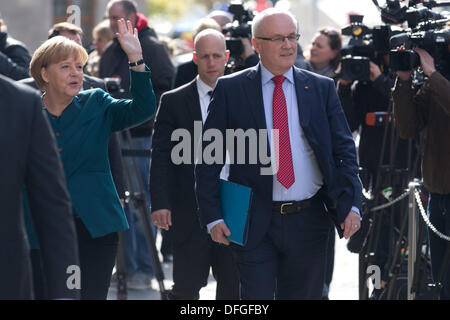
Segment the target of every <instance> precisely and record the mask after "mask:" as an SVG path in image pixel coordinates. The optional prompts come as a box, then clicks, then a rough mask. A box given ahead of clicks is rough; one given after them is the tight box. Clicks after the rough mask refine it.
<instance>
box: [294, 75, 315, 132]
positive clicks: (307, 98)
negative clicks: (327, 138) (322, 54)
mask: <svg viewBox="0 0 450 320" xmlns="http://www.w3.org/2000/svg"><path fill="white" fill-rule="evenodd" d="M293 68H294V82H295V93H296V94H297V104H298V115H299V118H300V125H301V126H302V127H303V128H304V127H306V126H308V124H309V120H310V118H311V112H312V108H313V106H314V98H313V89H314V88H312V87H311V85H309V79H308V78H307V77H306V75H305V74H304V73H303V72H302V71H301V70H300V69H297V68H296V67H293Z"/></svg>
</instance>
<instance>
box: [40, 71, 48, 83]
mask: <svg viewBox="0 0 450 320" xmlns="http://www.w3.org/2000/svg"><path fill="white" fill-rule="evenodd" d="M41 77H42V80H44V82H45V83H48V74H47V69H46V68H45V67H42V68H41Z"/></svg>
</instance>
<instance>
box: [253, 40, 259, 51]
mask: <svg viewBox="0 0 450 320" xmlns="http://www.w3.org/2000/svg"><path fill="white" fill-rule="evenodd" d="M257 43H258V42H257V41H256V39H255V38H252V45H253V48H254V49H255V52H256V53H258V54H259V49H258V45H257Z"/></svg>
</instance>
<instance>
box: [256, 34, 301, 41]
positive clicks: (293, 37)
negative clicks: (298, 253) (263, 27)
mask: <svg viewBox="0 0 450 320" xmlns="http://www.w3.org/2000/svg"><path fill="white" fill-rule="evenodd" d="M256 39H260V40H267V41H271V42H275V43H283V42H284V39H288V40H289V41H290V42H296V41H297V40H298V39H300V35H299V34H298V33H297V34H290V35H288V36H276V37H273V38H265V37H256Z"/></svg>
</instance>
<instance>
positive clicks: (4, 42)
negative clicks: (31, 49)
mask: <svg viewBox="0 0 450 320" xmlns="http://www.w3.org/2000/svg"><path fill="white" fill-rule="evenodd" d="M30 61H31V56H30V54H29V53H28V50H27V48H26V47H25V45H24V44H23V43H22V42H20V41H17V40H16V39H13V38H11V37H9V36H8V34H7V33H6V32H0V74H3V75H4V76H7V77H9V78H11V79H13V80H20V79H24V78H27V77H29V74H28V71H29V65H30Z"/></svg>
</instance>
